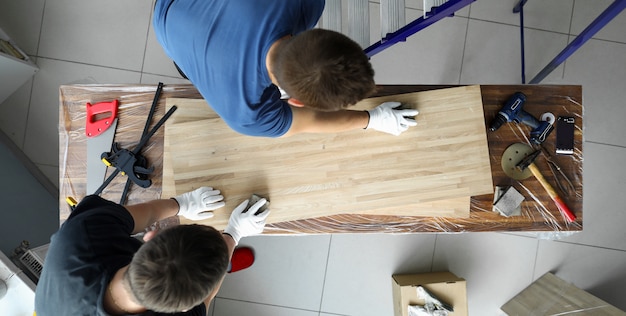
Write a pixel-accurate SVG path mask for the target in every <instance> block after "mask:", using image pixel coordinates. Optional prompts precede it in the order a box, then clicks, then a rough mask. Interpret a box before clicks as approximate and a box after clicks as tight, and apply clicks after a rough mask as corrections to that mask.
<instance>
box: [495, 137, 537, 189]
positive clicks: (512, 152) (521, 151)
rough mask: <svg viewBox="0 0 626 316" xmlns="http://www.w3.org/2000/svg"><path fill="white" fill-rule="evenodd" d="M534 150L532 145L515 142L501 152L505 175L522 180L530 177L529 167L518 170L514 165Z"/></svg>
mask: <svg viewBox="0 0 626 316" xmlns="http://www.w3.org/2000/svg"><path fill="white" fill-rule="evenodd" d="M534 151H535V150H534V149H533V148H532V147H530V146H529V145H527V144H524V143H515V144H513V145H511V146H509V147H508V148H507V149H506V150H505V151H504V153H502V170H503V171H504V173H505V174H506V175H507V176H509V177H511V178H513V179H515V180H524V179H526V178H528V177H530V176H531V175H532V172H530V169H528V168H526V169H525V170H524V171H520V170H519V169H517V167H516V165H517V164H518V163H519V162H520V161H522V159H524V158H525V157H526V156H528V155H530V154H532V153H533V152H534Z"/></svg>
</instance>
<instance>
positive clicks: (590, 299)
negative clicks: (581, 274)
mask: <svg viewBox="0 0 626 316" xmlns="http://www.w3.org/2000/svg"><path fill="white" fill-rule="evenodd" d="M500 309H502V311H503V312H505V313H506V314H507V315H574V314H575V315H577V316H578V315H581V316H582V315H606V316H609V315H611V316H613V315H615V316H617V315H619V316H624V315H626V313H625V312H623V311H621V310H619V309H617V308H616V307H614V306H611V305H610V304H608V303H607V302H605V301H603V300H601V299H599V298H597V297H595V296H593V295H591V294H589V293H588V292H585V291H583V290H581V289H579V288H577V287H575V286H574V285H572V284H570V283H568V282H565V281H563V280H562V279H560V278H558V277H557V276H555V275H554V274H552V273H546V274H544V275H543V276H542V277H541V278H539V279H537V281H535V282H533V283H532V284H531V285H530V286H528V287H527V288H526V289H524V290H523V291H522V292H520V293H519V294H517V295H516V296H515V297H513V298H512V299H511V300H510V301H508V302H507V303H506V304H504V305H503V306H502V307H501V308H500Z"/></svg>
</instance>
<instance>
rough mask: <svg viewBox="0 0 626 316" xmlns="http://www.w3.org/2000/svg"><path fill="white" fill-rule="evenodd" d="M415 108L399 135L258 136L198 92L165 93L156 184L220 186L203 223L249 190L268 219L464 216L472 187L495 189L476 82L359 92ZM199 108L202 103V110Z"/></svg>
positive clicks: (221, 218)
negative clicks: (266, 205) (266, 204)
mask: <svg viewBox="0 0 626 316" xmlns="http://www.w3.org/2000/svg"><path fill="white" fill-rule="evenodd" d="M385 101H399V102H402V103H403V106H404V107H407V108H417V109H418V110H419V111H420V114H419V115H418V116H417V121H418V125H417V126H416V127H412V128H410V129H409V130H408V131H407V132H405V133H403V134H402V135H400V136H392V135H389V134H386V133H381V132H376V131H369V130H368V131H366V130H359V131H351V132H344V133H338V134H300V135H295V136H292V137H286V138H259V137H250V136H244V135H241V134H238V133H236V132H234V131H233V130H231V129H230V128H229V127H228V126H227V125H226V124H225V123H224V122H223V121H222V120H221V119H220V118H219V117H218V116H217V115H216V114H215V113H214V112H213V111H212V110H211V109H210V107H209V106H207V104H206V103H205V102H204V101H203V100H193V99H168V100H167V103H168V106H171V105H172V104H176V105H177V106H178V110H177V111H176V112H175V113H174V116H173V117H172V118H171V119H170V120H169V121H168V122H167V123H166V128H165V140H164V168H163V194H164V195H165V194H171V195H173V194H174V193H176V194H180V193H183V192H187V191H190V190H193V189H195V188H198V187H200V186H204V185H206V186H212V187H216V188H218V189H220V190H222V193H223V195H224V196H225V200H226V207H223V208H221V209H219V210H216V211H215V212H214V214H215V217H214V218H212V219H209V220H206V221H205V224H208V225H211V226H214V227H216V228H217V229H222V228H224V227H225V225H226V224H227V221H228V217H229V216H230V212H231V211H232V210H233V209H234V208H235V207H236V206H237V205H238V204H239V203H240V202H241V201H243V200H245V199H246V198H248V197H249V196H250V194H251V193H257V194H260V195H262V196H265V197H268V198H269V200H270V201H271V204H270V209H271V211H272V214H271V215H270V217H269V218H268V223H277V222H284V221H292V220H299V219H305V218H313V217H321V216H328V215H334V214H383V215H411V216H450V217H467V216H468V212H469V207H470V206H469V200H470V198H469V197H470V196H475V195H482V194H491V193H493V183H492V176H491V167H490V162H489V149H488V146H487V136H486V127H485V119H484V114H483V104H482V97H481V90H480V87H479V86H466V87H456V88H449V89H440V90H432V91H425V92H416V93H408V94H401V95H392V96H385V97H378V98H371V99H366V100H363V101H362V102H360V103H358V104H357V105H355V106H354V108H355V109H371V108H374V107H375V106H377V105H379V104H380V103H383V102H385ZM203 109H204V110H203Z"/></svg>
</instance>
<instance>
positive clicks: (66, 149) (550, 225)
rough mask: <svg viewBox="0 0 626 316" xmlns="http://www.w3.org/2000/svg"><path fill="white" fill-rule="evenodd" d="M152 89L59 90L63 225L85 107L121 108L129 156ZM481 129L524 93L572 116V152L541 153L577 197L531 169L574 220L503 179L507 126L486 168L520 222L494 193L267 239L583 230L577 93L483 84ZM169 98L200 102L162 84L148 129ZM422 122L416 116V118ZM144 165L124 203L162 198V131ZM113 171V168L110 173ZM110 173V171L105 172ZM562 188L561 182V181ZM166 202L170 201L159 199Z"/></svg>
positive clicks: (118, 182)
mask: <svg viewBox="0 0 626 316" xmlns="http://www.w3.org/2000/svg"><path fill="white" fill-rule="evenodd" d="M448 87H453V86H435V85H381V86H379V87H378V91H377V92H376V94H375V95H374V96H385V95H393V94H401V93H410V92H419V91H425V90H433V89H441V88H448ZM156 88H157V86H156V85H67V86H61V88H60V108H59V110H60V111H59V115H60V117H59V147H60V149H59V169H60V170H59V173H60V179H59V181H60V182H59V183H60V188H59V190H60V198H59V206H60V220H61V222H63V221H64V220H65V219H67V217H68V216H69V214H70V212H71V210H70V208H69V206H68V204H67V203H66V197H68V196H71V197H73V198H74V199H76V200H78V201H80V199H82V198H83V197H84V196H85V192H86V169H87V165H86V155H87V149H86V148H87V137H86V136H85V118H86V113H85V106H86V103H87V102H90V103H92V104H93V103H96V102H103V101H112V100H113V99H117V100H118V101H119V102H120V105H119V112H118V127H117V130H116V135H115V142H117V143H119V144H120V146H122V147H123V148H128V149H130V150H132V149H133V148H134V147H135V146H136V145H137V143H138V142H139V139H140V136H141V133H142V131H143V129H144V125H145V123H146V119H147V116H148V112H149V109H150V106H151V105H152V100H153V98H154V95H155V92H156ZM481 91H482V99H483V108H484V114H485V123H486V126H489V125H490V124H491V120H492V119H493V118H494V117H495V116H496V114H497V112H498V111H499V110H500V109H501V107H502V105H503V104H504V103H505V102H506V101H507V100H508V99H509V97H510V96H511V95H513V94H514V93H515V92H518V91H519V92H522V93H524V94H525V95H526V97H527V100H526V102H525V103H524V105H523V106H524V110H525V111H526V112H528V113H530V114H531V115H533V116H534V117H536V118H537V119H539V118H540V116H541V115H542V114H543V113H546V112H550V113H552V114H553V115H554V116H555V117H558V116H570V117H574V118H575V134H574V147H575V150H574V154H573V155H557V154H555V140H556V132H555V131H553V132H552V133H551V134H550V135H549V136H548V138H547V139H546V141H545V142H544V143H543V144H542V146H543V147H544V148H545V150H546V152H547V153H548V154H550V155H551V157H552V159H553V161H554V162H556V164H557V165H558V166H559V167H560V168H561V170H562V171H563V173H564V174H565V175H566V176H567V177H568V178H569V180H570V181H571V182H572V184H573V186H574V189H575V190H574V192H572V191H568V192H563V191H561V190H560V189H559V187H558V186H557V180H559V179H557V178H556V176H555V174H553V173H552V171H551V169H550V168H549V166H548V163H547V161H546V159H545V156H544V155H540V156H539V157H538V158H537V160H536V161H535V164H536V165H537V167H538V168H539V170H540V171H541V173H542V174H543V175H544V176H545V178H546V179H547V181H548V182H549V183H550V184H551V185H552V186H553V187H554V188H555V189H556V191H557V193H558V194H559V195H560V196H561V198H563V200H564V201H565V203H566V204H567V205H568V206H569V208H570V209H571V210H572V211H573V212H574V214H575V215H576V217H577V219H576V221H575V222H571V223H570V222H568V221H566V220H565V218H564V217H563V215H561V213H560V211H559V210H558V208H557V207H556V205H555V203H554V202H553V201H552V199H551V198H550V196H549V195H548V193H547V192H546V190H545V189H544V188H543V187H542V186H541V184H540V183H539V182H538V181H537V180H536V179H535V178H534V177H530V178H527V179H525V180H521V181H518V180H513V179H511V178H509V177H508V176H507V175H505V174H504V172H503V170H502V167H501V157H502V153H503V152H504V150H505V149H506V148H507V147H509V146H510V145H511V144H514V143H526V144H530V142H529V138H530V137H529V133H530V130H531V128H530V127H528V126H526V125H523V124H516V123H506V124H504V125H503V126H502V127H501V128H500V129H498V130H497V131H494V132H490V131H487V140H488V143H489V154H490V163H491V170H492V177H493V184H494V186H512V187H514V188H515V189H517V191H519V192H520V193H521V194H522V195H524V197H525V200H524V201H523V202H522V209H521V212H522V213H521V215H520V216H511V217H504V216H502V215H500V214H499V213H497V212H494V211H493V210H492V206H493V194H488V195H480V196H473V197H471V207H470V217H469V218H444V217H412V216H378V215H377V216H375V215H335V216H327V217H322V218H312V219H307V220H299V221H291V222H282V223H276V224H271V225H268V227H267V228H266V230H265V233H271V234H298V233H356V232H377V233H405V232H466V231H467V232H471V231H542V232H561V231H579V230H582V220H583V210H582V205H583V198H582V193H583V192H582V183H583V182H582V180H583V179H582V174H583V169H582V166H583V151H582V135H583V134H582V126H583V104H582V88H581V87H580V86H575V85H481ZM168 97H176V98H196V99H197V98H201V96H200V94H199V93H198V91H197V90H196V89H195V88H194V87H193V86H192V85H166V86H165V87H164V89H163V92H162V93H161V96H160V98H159V102H158V106H157V110H156V113H155V115H154V118H153V120H152V123H151V125H150V126H154V124H155V123H156V121H158V120H159V119H160V118H161V117H162V116H163V115H164V113H165V110H164V109H165V100H166V98H168ZM418 121H419V116H418ZM142 153H143V155H144V156H145V157H146V159H147V161H148V164H149V165H150V166H153V167H154V172H153V173H152V174H151V177H150V178H151V180H152V185H151V186H150V187H148V188H145V189H144V188H140V187H138V186H136V185H132V186H131V189H130V191H129V195H128V201H127V203H129V204H133V203H139V202H143V201H146V200H150V199H157V198H161V177H162V159H163V128H161V129H159V130H158V132H157V133H156V134H155V135H154V136H153V137H152V138H151V139H150V141H149V142H148V143H147V145H146V146H145V147H144V150H143V151H142ZM109 169H112V168H109ZM109 172H110V170H109ZM561 182H562V181H561ZM125 183H126V177H125V176H122V175H118V176H117V177H115V178H114V179H113V181H112V182H111V183H110V184H109V185H108V186H107V188H106V189H105V190H104V191H103V193H102V194H101V196H102V197H104V198H107V199H110V200H112V201H116V202H119V200H120V197H121V195H122V191H123V189H124V186H125ZM164 198H169V197H164Z"/></svg>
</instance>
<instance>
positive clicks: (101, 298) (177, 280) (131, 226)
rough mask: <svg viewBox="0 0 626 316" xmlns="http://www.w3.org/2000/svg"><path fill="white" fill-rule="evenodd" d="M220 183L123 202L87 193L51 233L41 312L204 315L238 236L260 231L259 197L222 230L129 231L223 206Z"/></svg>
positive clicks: (39, 292) (38, 297)
mask: <svg viewBox="0 0 626 316" xmlns="http://www.w3.org/2000/svg"><path fill="white" fill-rule="evenodd" d="M222 200H223V197H222V195H220V191H219V190H213V189H212V188H210V187H202V188H199V189H197V190H195V191H192V192H188V193H185V194H182V195H179V196H177V197H175V198H172V199H163V200H153V201H149V202H146V203H141V204H135V205H128V206H122V205H119V204H116V203H113V202H111V201H107V200H104V199H102V198H100V197H98V196H93V195H92V196H87V197H85V198H84V199H83V200H82V201H81V203H80V204H78V205H77V206H76V209H75V210H74V211H73V212H72V214H71V215H70V217H69V218H68V219H67V220H66V221H65V223H64V224H63V225H62V226H61V228H60V229H59V231H58V232H56V233H55V234H54V235H53V236H52V239H51V243H50V247H49V249H48V253H47V255H46V260H45V264H44V267H43V271H42V275H41V278H40V280H39V283H38V284H37V289H36V294H35V311H36V313H37V315H38V316H45V315H55V316H56V315H128V314H141V315H206V309H207V306H208V304H209V303H210V301H211V300H212V299H213V297H215V294H216V293H217V291H218V290H219V287H220V285H221V282H222V280H223V278H224V275H225V273H226V269H227V267H228V263H229V260H230V257H231V256H232V253H233V250H234V248H235V246H236V245H237V244H238V242H239V240H240V239H241V238H242V237H245V236H250V235H254V234H258V233H261V232H262V231H263V228H264V226H265V219H266V218H267V216H268V214H269V211H265V212H263V213H260V214H256V215H255V213H256V212H257V211H258V209H259V208H260V207H261V206H263V205H264V204H265V202H266V200H265V199H262V200H260V201H258V202H257V203H255V204H254V205H252V206H251V207H250V210H249V211H247V212H246V211H245V209H246V207H247V206H248V200H246V201H244V202H243V203H241V204H240V205H239V206H238V207H237V208H236V209H235V210H234V211H233V213H232V215H231V218H230V220H229V224H228V226H227V228H226V229H225V230H224V232H223V233H220V232H218V231H217V230H215V229H214V228H212V227H210V226H204V225H179V226H175V227H172V228H168V229H165V230H164V231H162V232H159V233H158V234H157V233H155V232H154V231H153V232H149V233H147V234H146V235H145V236H144V240H146V242H145V243H142V242H141V241H139V240H138V239H136V238H135V237H132V236H131V235H134V234H137V233H140V232H143V231H145V229H146V228H147V227H148V226H150V225H151V224H153V223H154V222H156V221H159V220H162V219H165V218H168V217H170V216H174V215H179V216H184V217H186V218H188V219H192V220H199V219H205V218H209V217H211V216H212V212H211V211H212V210H214V209H217V208H220V207H222V206H224V202H223V201H222Z"/></svg>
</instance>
